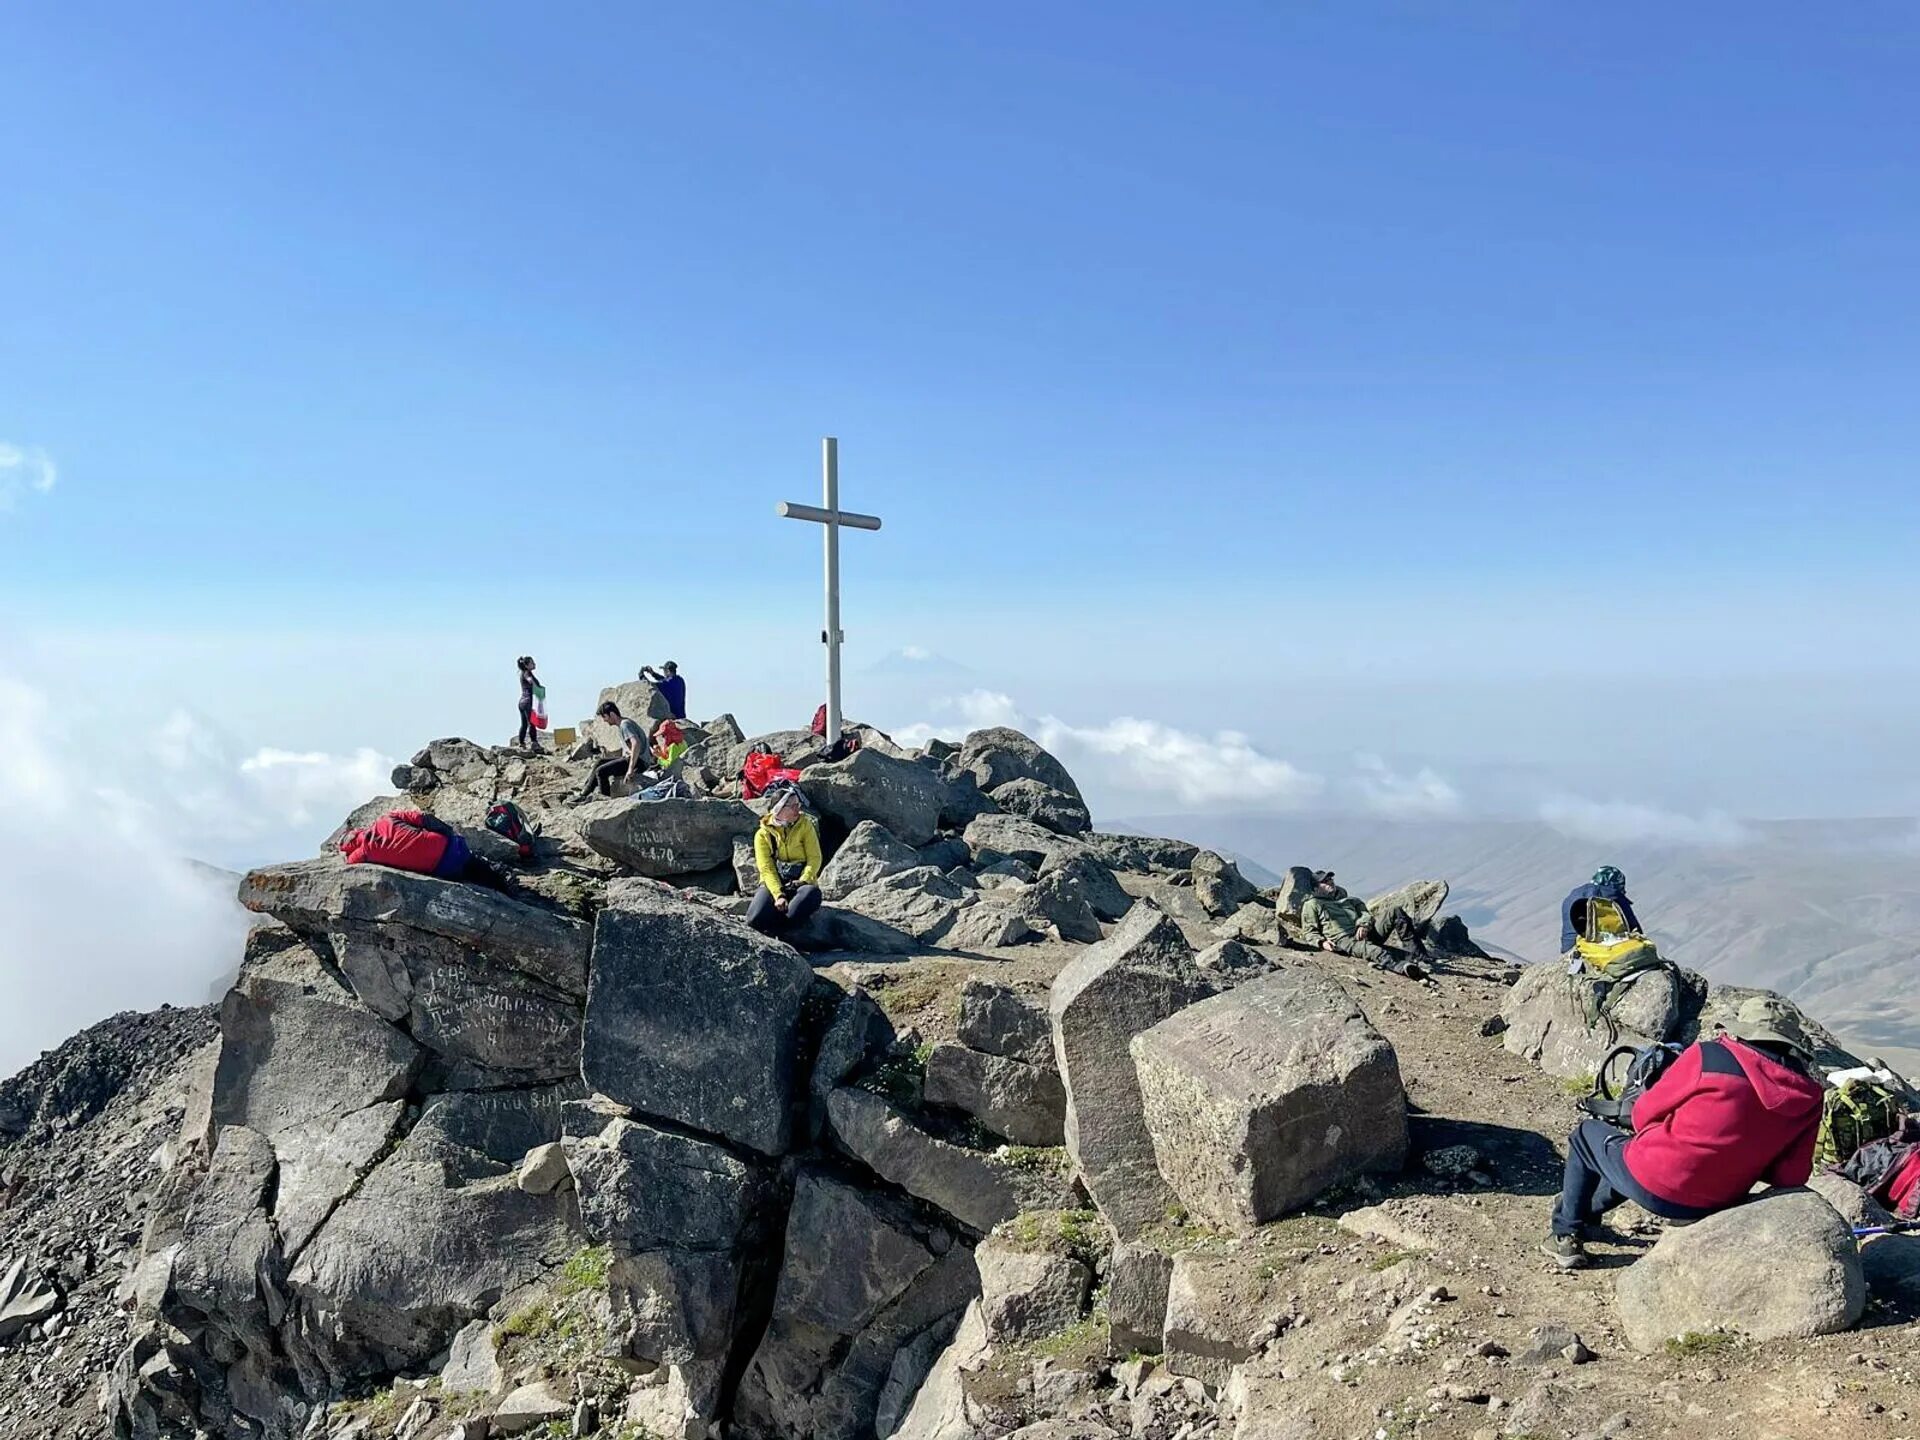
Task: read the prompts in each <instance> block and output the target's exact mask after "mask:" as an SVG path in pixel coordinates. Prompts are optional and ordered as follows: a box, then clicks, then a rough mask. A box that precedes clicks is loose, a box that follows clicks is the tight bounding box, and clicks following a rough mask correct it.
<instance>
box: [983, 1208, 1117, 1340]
mask: <svg viewBox="0 0 1920 1440" xmlns="http://www.w3.org/2000/svg"><path fill="white" fill-rule="evenodd" d="M1040 1218H1041V1219H1042V1220H1044V1219H1045V1218H1046V1217H1045V1216H1044V1215H1042V1216H1041V1217H1040ZM974 1261H975V1263H976V1264H978V1265H979V1267H980V1313H981V1318H982V1319H983V1320H984V1321H985V1322H986V1327H987V1335H988V1336H989V1338H991V1339H992V1340H993V1341H994V1342H996V1343H998V1344H1010V1343H1012V1344H1017V1343H1020V1342H1022V1341H1028V1340H1039V1339H1043V1338H1044V1337H1046V1336H1048V1335H1053V1334H1057V1333H1058V1332H1059V1331H1062V1330H1064V1329H1066V1328H1067V1327H1068V1326H1069V1325H1072V1324H1074V1323H1075V1322H1076V1321H1078V1320H1079V1318H1080V1317H1081V1315H1082V1314H1083V1313H1085V1311H1086V1308H1087V1297H1088V1296H1089V1294H1090V1293H1091V1292H1092V1289H1093V1272H1092V1271H1091V1270H1090V1269H1088V1268H1087V1266H1086V1265H1085V1263H1084V1262H1082V1261H1081V1260H1080V1259H1079V1258H1077V1257H1076V1256H1073V1255H1070V1254H1066V1253H1064V1252H1063V1251H1061V1250H1058V1249H1055V1248H1048V1247H1044V1246H1029V1245H1025V1244H1022V1243H1021V1242H1019V1241H1018V1240H1016V1239H1013V1238H1011V1237H1009V1236H1007V1235H1004V1234H994V1235H989V1236H988V1237H987V1238H986V1239H985V1240H983V1241H981V1242H980V1246H979V1248H978V1249H977V1250H975V1251H974Z"/></svg>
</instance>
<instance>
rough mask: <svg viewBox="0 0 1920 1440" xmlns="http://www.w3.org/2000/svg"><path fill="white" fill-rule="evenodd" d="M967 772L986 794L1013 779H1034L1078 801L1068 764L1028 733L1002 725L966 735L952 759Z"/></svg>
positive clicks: (1076, 786) (1076, 787) (1077, 788)
mask: <svg viewBox="0 0 1920 1440" xmlns="http://www.w3.org/2000/svg"><path fill="white" fill-rule="evenodd" d="M953 763H954V764H955V765H956V766H958V767H959V768H960V769H962V770H965V771H967V772H969V773H970V774H971V775H972V776H973V778H974V782H975V783H976V784H977V785H978V786H979V787H980V789H981V790H982V791H983V792H984V793H986V794H989V795H990V794H992V793H993V792H994V791H995V790H998V789H999V788H1000V787H1001V786H1002V785H1005V784H1007V783H1008V782H1010V781H1014V780H1037V781H1038V782H1039V783H1040V784H1042V785H1044V786H1047V787H1048V788H1049V789H1053V790H1058V791H1060V792H1061V793H1062V794H1065V795H1070V796H1072V797H1073V798H1074V799H1075V800H1080V799H1081V798H1082V797H1081V794H1080V787H1079V786H1078V785H1076V784H1074V783H1073V776H1071V775H1069V774H1068V773H1067V767H1066V766H1064V765H1062V764H1061V763H1060V762H1059V761H1058V760H1057V759H1055V758H1054V756H1053V755H1052V753H1051V752H1049V751H1048V750H1047V749H1046V747H1045V746H1043V745H1041V744H1040V742H1039V741H1037V740H1035V739H1033V738H1032V737H1031V736H1027V735H1023V734H1021V733H1020V732H1019V731H1018V730H1014V729H1010V728H1008V727H1007V726H1004V725H995V726H992V727H990V728H988V729H985V730H975V731H974V732H973V733H972V734H970V735H969V736H967V738H966V741H965V742H964V743H963V744H962V745H961V747H960V753H959V754H958V755H957V756H955V757H954V762H953Z"/></svg>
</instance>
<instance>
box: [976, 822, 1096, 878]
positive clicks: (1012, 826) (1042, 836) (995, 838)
mask: <svg viewBox="0 0 1920 1440" xmlns="http://www.w3.org/2000/svg"><path fill="white" fill-rule="evenodd" d="M965 838H966V842H967V848H968V849H969V850H971V851H972V852H973V859H974V863H975V864H976V865H979V866H982V867H984V866H989V865H993V864H995V863H997V862H998V861H1001V860H1018V861H1019V862H1020V863H1021V864H1023V865H1026V866H1029V867H1030V868H1032V869H1033V870H1036V871H1037V870H1039V869H1040V867H1041V866H1043V865H1045V864H1046V863H1047V861H1048V859H1049V858H1050V857H1052V856H1054V855H1056V854H1059V855H1072V854H1077V853H1080V851H1079V847H1078V844H1077V842H1075V841H1073V840H1069V839H1067V838H1066V837H1065V836H1061V835H1056V834H1054V833H1053V832H1052V831H1051V830H1048V829H1046V828H1045V827H1044V826H1041V825H1036V824H1034V823H1033V821H1031V820H1026V819H1023V818H1022V817H1020V816H1018V815H1001V814H991V815H981V816H977V817H976V818H975V819H973V820H971V821H969V822H968V824H967V828H966V837H965Z"/></svg>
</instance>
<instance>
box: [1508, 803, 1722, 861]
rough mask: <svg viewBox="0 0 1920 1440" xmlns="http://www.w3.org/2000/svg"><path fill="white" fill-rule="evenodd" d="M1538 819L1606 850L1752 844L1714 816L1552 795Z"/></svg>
mask: <svg viewBox="0 0 1920 1440" xmlns="http://www.w3.org/2000/svg"><path fill="white" fill-rule="evenodd" d="M1540 818H1541V819H1542V820H1544V821H1546V822H1547V824H1549V825H1551V826H1552V827H1553V828H1554V829H1556V830H1558V831H1559V832H1560V833H1561V834H1563V835H1572V836H1575V837H1577V838H1579V839H1582V840H1601V841H1605V842H1607V843H1609V844H1625V843H1627V842H1629V841H1640V842H1643V843H1646V844H1653V845H1687V846H1712V847H1722V848H1725V847H1731V846H1736V845H1745V844H1747V843H1749V842H1750V841H1752V840H1753V839H1754V835H1753V832H1752V831H1751V830H1749V829H1748V828H1747V827H1746V826H1744V825H1742V824H1741V823H1740V822H1739V821H1738V820H1736V819H1734V818H1733V817H1732V816H1731V815H1727V814H1725V813H1723V812H1721V811H1718V810H1709V811H1707V812H1705V813H1704V814H1701V815H1683V814H1680V813H1678V812H1676V811H1672V810H1662V809H1660V808H1659V807H1657V806H1653V805H1638V804H1633V803H1631V802H1628V801H1623V800H1589V799H1586V798H1584V797H1582V796H1578V795H1555V796H1552V797H1550V798H1548V799H1547V800H1545V801H1543V802H1542V803H1541V805H1540Z"/></svg>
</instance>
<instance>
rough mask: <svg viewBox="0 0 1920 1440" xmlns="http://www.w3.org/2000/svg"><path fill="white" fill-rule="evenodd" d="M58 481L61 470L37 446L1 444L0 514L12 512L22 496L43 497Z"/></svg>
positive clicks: (51, 458)
mask: <svg viewBox="0 0 1920 1440" xmlns="http://www.w3.org/2000/svg"><path fill="white" fill-rule="evenodd" d="M59 481H60V467H59V466H57V465H55V464H54V463H53V457H52V456H51V455H49V454H47V452H46V451H44V450H42V449H41V448H40V447H39V446H37V445H33V446H26V445H9V444H7V443H6V442H5V441H0V511H7V510H11V509H12V508H13V507H14V504H15V502H16V501H18V500H19V498H20V497H21V496H22V495H25V494H35V495H45V494H46V493H47V492H48V491H49V490H51V489H53V487H54V486H55V485H56V484H58V483H59Z"/></svg>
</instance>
